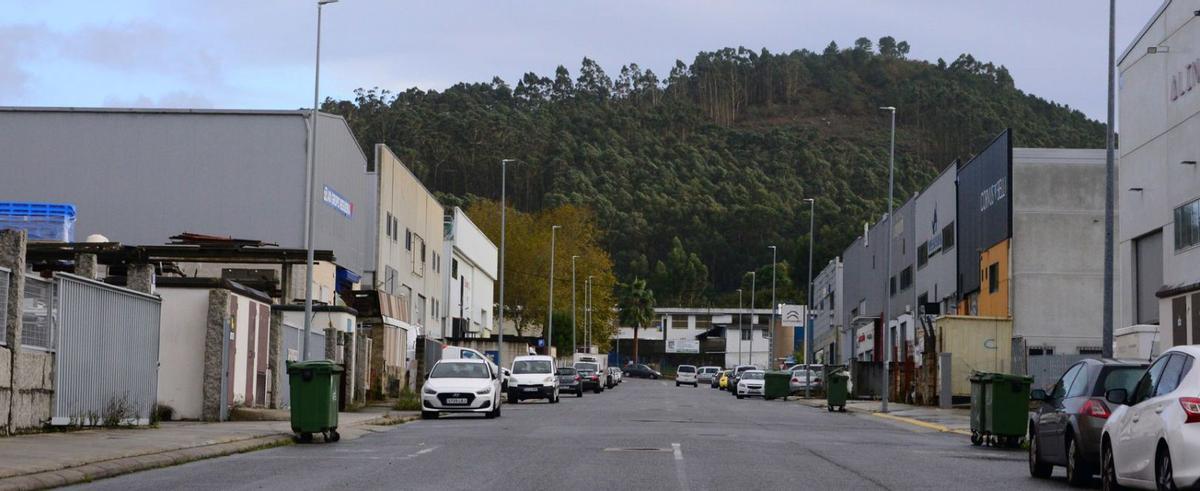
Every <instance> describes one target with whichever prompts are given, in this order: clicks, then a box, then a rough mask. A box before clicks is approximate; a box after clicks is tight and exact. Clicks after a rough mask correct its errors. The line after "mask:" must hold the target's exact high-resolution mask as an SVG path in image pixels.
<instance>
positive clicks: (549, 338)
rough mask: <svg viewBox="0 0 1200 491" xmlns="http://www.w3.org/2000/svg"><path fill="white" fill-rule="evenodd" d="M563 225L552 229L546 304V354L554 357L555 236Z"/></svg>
mask: <svg viewBox="0 0 1200 491" xmlns="http://www.w3.org/2000/svg"><path fill="white" fill-rule="evenodd" d="M560 228H562V226H561V225H554V226H552V227H550V299H549V300H548V301H547V302H546V354H547V355H550V356H554V355H553V354H552V353H554V236H555V234H556V233H557V232H558V229H560Z"/></svg>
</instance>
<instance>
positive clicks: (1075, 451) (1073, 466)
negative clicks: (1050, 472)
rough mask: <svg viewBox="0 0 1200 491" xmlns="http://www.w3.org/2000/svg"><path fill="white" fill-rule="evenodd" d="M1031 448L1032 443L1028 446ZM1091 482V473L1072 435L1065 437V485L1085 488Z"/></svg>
mask: <svg viewBox="0 0 1200 491" xmlns="http://www.w3.org/2000/svg"><path fill="white" fill-rule="evenodd" d="M1030 447H1032V443H1031V444H1030ZM1091 480H1092V471H1091V469H1089V468H1088V466H1087V463H1085V462H1084V461H1083V455H1082V453H1081V452H1080V451H1079V444H1077V443H1075V436H1074V435H1067V484H1070V485H1071V486H1075V487H1082V486H1086V485H1087V484H1088V482H1089V481H1091Z"/></svg>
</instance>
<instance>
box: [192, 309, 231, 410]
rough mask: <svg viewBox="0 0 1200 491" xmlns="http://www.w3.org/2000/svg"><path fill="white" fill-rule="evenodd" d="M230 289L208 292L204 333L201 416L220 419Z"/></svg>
mask: <svg viewBox="0 0 1200 491" xmlns="http://www.w3.org/2000/svg"><path fill="white" fill-rule="evenodd" d="M230 301H231V295H230V293H229V290H224V289H213V290H209V292H208V330H207V333H206V334H205V336H204V405H203V410H202V413H201V416H200V419H202V420H204V421H220V420H221V415H222V414H221V413H222V407H221V388H222V386H221V381H222V380H223V379H224V378H225V367H224V363H223V361H224V354H223V350H224V348H225V323H226V322H227V320H228V319H229V302H230Z"/></svg>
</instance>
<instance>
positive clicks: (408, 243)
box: [404, 228, 412, 251]
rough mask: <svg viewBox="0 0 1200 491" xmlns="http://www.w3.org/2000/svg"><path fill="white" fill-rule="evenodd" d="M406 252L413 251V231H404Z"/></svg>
mask: <svg viewBox="0 0 1200 491" xmlns="http://www.w3.org/2000/svg"><path fill="white" fill-rule="evenodd" d="M404 250H406V251H412V230H409V229H407V228H406V229H404Z"/></svg>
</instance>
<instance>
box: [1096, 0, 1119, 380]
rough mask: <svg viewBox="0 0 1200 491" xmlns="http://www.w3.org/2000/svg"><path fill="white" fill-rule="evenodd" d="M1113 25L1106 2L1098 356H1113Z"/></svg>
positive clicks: (1112, 0) (1113, 1)
mask: <svg viewBox="0 0 1200 491" xmlns="http://www.w3.org/2000/svg"><path fill="white" fill-rule="evenodd" d="M1116 22H1117V0H1109V2H1108V66H1107V67H1105V68H1107V70H1108V121H1107V123H1106V125H1105V133H1106V142H1105V155H1104V324H1103V329H1104V333H1103V335H1102V336H1101V337H1102V343H1103V346H1101V348H1100V352H1101V356H1103V357H1105V358H1112V356H1113V230H1114V228H1115V227H1116V223H1114V222H1115V216H1114V215H1115V214H1116V213H1115V207H1116V201H1115V199H1116V197H1115V196H1114V194H1113V188H1114V187H1115V181H1116V178H1117V177H1116V173H1117V168H1116V155H1115V153H1116V149H1115V145H1116V140H1115V135H1114V134H1113V117H1114V114H1113V113H1114V107H1115V106H1116V96H1117V95H1116V92H1115V90H1116V89H1115V86H1114V82H1113V78H1114V74H1113V72H1114V71H1115V70H1113V68H1114V67H1113V65H1115V64H1116V53H1117V51H1116V49H1117V47H1116V46H1117V45H1116V42H1117V41H1116Z"/></svg>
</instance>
